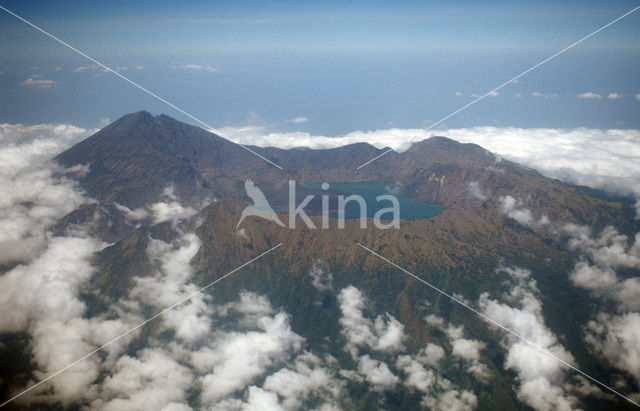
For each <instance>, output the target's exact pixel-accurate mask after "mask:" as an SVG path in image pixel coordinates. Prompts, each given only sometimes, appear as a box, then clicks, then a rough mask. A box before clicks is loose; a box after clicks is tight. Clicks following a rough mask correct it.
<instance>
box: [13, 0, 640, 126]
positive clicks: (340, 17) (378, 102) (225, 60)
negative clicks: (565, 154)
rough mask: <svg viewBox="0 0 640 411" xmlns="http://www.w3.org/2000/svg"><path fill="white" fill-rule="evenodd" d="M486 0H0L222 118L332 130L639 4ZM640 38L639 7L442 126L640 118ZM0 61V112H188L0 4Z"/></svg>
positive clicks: (34, 115)
mask: <svg viewBox="0 0 640 411" xmlns="http://www.w3.org/2000/svg"><path fill="white" fill-rule="evenodd" d="M478 3H480V2H455V3H450V2H446V3H445V2H419V1H414V2H411V1H404V2H402V1H401V2H381V1H367V2H364V1H356V2H345V1H340V2H338V1H335V2H301V1H297V2H282V1H271V2H268V1H267V2H264V1H244V2H213V3H212V2H191V3H190V4H188V5H185V4H183V3H182V2H177V1H176V2H163V1H154V2H146V1H142V2H104V3H103V2H99V3H98V2H84V1H83V2H81V1H78V2H74V1H72V2H55V1H54V2H29V1H27V2H18V1H0V4H1V5H3V6H4V7H7V8H9V9H11V10H12V11H14V12H16V13H17V14H19V15H21V16H22V17H24V18H26V19H27V20H29V21H31V22H32V23H34V24H36V25H39V26H41V27H43V28H44V29H46V30H48V31H50V32H51V33H52V34H54V35H56V36H58V37H60V38H61V39H63V40H64V41H67V42H68V43H70V44H72V45H74V46H76V47H77V48H79V49H81V50H83V51H84V52H86V53H87V54H89V55H91V56H92V57H94V58H96V59H98V60H100V61H102V62H103V63H105V64H107V65H109V66H111V67H114V68H116V67H119V68H120V70H121V73H122V74H123V75H125V76H127V77H130V78H131V79H132V80H134V81H136V82H139V83H140V84H141V85H143V86H145V87H147V88H149V89H150V90H152V91H154V92H156V93H157V94H159V95H161V96H163V97H165V98H167V99H168V100H170V101H172V102H173V103H174V104H176V105H178V106H180V107H182V108H183V109H184V110H186V111H188V112H190V113H192V114H193V115H195V116H196V117H199V118H201V119H202V120H204V121H206V122H208V123H209V124H212V125H214V126H215V127H220V128H221V127H225V126H239V125H243V124H255V123H259V124H268V125H270V127H272V128H274V129H277V130H280V131H288V130H304V131H309V132H311V133H322V134H326V135H333V134H342V133H346V132H349V131H354V130H372V129H384V128H390V127H400V128H416V127H425V126H428V125H429V124H430V123H431V122H433V121H436V120H439V119H440V118H442V117H444V116H445V115H447V114H449V113H450V112H452V111H454V110H456V109H457V108H458V107H460V106H462V105H464V104H466V103H467V102H469V101H471V100H473V98H474V97H473V95H474V94H484V93H485V92H487V91H489V90H491V89H492V88H494V87H495V86H497V85H498V84H500V83H502V82H504V81H506V80H508V79H510V78H511V77H513V76H514V75H516V74H519V73H520V72H522V71H524V70H525V69H527V68H529V67H530V66H532V65H534V64H536V63H537V62H538V61H540V60H542V59H544V58H546V57H547V56H549V55H551V54H553V53H555V52H556V51H558V50H559V49H562V48H564V47H565V46H567V45H568V44H570V43H572V42H573V41H575V40H577V39H579V38H581V37H582V36H584V35H586V34H588V33H590V32H592V31H593V30H595V29H597V28H598V27H600V26H602V25H604V24H606V23H607V22H609V21H611V20H613V19H614V18H616V17H618V16H620V15H621V14H623V13H625V12H626V11H629V10H631V9H632V8H634V7H636V6H637V5H638V4H637V3H635V2H631V1H608V2H591V1H580V2H546V1H542V2H482V3H481V4H478ZM639 40H640V11H639V12H636V13H634V14H633V15H630V16H628V17H627V18H625V19H624V20H622V21H620V22H619V23H616V24H615V25H613V26H611V27H610V28H608V29H606V30H605V31H603V32H601V33H599V34H598V35H596V36H594V37H593V38H591V39H589V40H587V41H586V42H584V43H582V44H581V45H579V46H577V47H576V48H575V49H572V50H571V51H569V52H567V53H566V54H563V55H562V56H559V57H558V58H557V59H554V60H553V61H551V62H549V63H548V64H546V65H545V66H543V67H541V68H539V69H537V70H536V71H534V72H532V73H530V74H528V75H527V76H525V77H524V78H522V79H521V80H520V81H519V82H518V84H512V85H509V86H507V87H505V88H504V89H502V90H500V92H499V95H497V96H495V97H490V98H487V99H485V100H483V101H482V102H479V103H478V104H476V105H474V106H473V107H471V108H469V109H468V110H466V111H464V112H463V113H460V114H459V115H457V116H455V117H453V118H451V119H449V120H447V122H446V126H447V127H450V128H452V127H470V126H481V125H493V126H516V127H554V128H559V127H568V128H572V127H580V126H584V127H599V128H640V115H638V114H640V100H639V99H640V97H638V98H636V95H640V76H639V75H638V74H637V73H638V72H640V70H638V68H639V67H640V41H639ZM0 71H1V72H2V74H0V122H11V123H13V122H23V123H28V124H32V123H43V122H65V123H74V124H78V125H81V126H95V125H97V124H98V122H99V121H100V119H101V118H110V119H115V118H118V117H119V116H121V115H123V114H126V113H128V112H132V111H138V110H143V109H144V110H148V111H151V112H152V113H154V114H158V113H166V114H169V115H172V116H175V117H176V118H179V119H181V120H185V121H188V119H186V118H184V117H183V116H181V115H180V114H179V113H177V112H175V111H174V110H173V109H171V108H170V107H167V106H165V105H164V104H163V103H161V102H158V101H155V100H153V98H151V97H150V96H148V95H146V94H144V93H142V92H140V91H139V90H137V89H135V88H134V87H132V86H131V85H129V84H127V83H125V82H124V81H122V80H121V79H118V78H116V77H115V76H114V75H113V74H110V73H102V71H101V70H99V69H95V68H93V67H91V62H89V61H87V60H86V59H84V58H83V57H81V56H79V55H77V54H75V53H74V52H73V51H71V50H68V49H66V48H65V47H63V46H62V45H60V44H57V43H55V42H54V41H52V40H51V39H49V38H47V37H45V36H44V35H43V34H42V33H39V32H37V31H36V30H34V29H33V28H31V27H29V26H27V25H26V24H24V23H22V22H20V21H19V20H17V19H16V18H14V17H12V16H10V15H8V14H7V13H5V12H4V11H0ZM612 93H613V94H612ZM579 95H582V96H583V97H592V98H580V97H578V96H579ZM610 95H611V97H612V98H607V97H608V96H610ZM597 96H600V98H598V97H597ZM294 118H306V119H307V121H306V122H300V121H298V122H292V121H291V120H292V119H294Z"/></svg>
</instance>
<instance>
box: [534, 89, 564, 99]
mask: <svg viewBox="0 0 640 411" xmlns="http://www.w3.org/2000/svg"><path fill="white" fill-rule="evenodd" d="M531 95H532V96H533V97H542V98H546V99H548V100H552V99H554V98H556V97H558V95H557V94H553V93H541V92H539V91H534V92H533V93H531Z"/></svg>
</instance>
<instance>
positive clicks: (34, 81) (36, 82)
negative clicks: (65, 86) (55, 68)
mask: <svg viewBox="0 0 640 411" xmlns="http://www.w3.org/2000/svg"><path fill="white" fill-rule="evenodd" d="M54 84H58V82H57V81H55V80H44V79H39V78H34V77H33V76H32V77H29V78H28V79H26V80H25V81H23V82H22V83H20V85H21V86H25V87H31V88H51V87H52V86H53V85H54Z"/></svg>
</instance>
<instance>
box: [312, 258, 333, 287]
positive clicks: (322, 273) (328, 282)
mask: <svg viewBox="0 0 640 411" xmlns="http://www.w3.org/2000/svg"><path fill="white" fill-rule="evenodd" d="M321 263H322V262H321V261H316V262H314V263H313V266H312V267H311V271H310V272H309V275H310V276H311V281H312V282H311V283H312V284H313V286H314V287H315V288H316V289H317V290H318V291H327V290H331V289H333V286H332V282H333V274H332V273H331V271H329V270H326V269H324V268H322V266H321Z"/></svg>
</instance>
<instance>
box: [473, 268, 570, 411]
mask: <svg viewBox="0 0 640 411" xmlns="http://www.w3.org/2000/svg"><path fill="white" fill-rule="evenodd" d="M499 271H500V272H505V273H507V274H508V275H509V276H510V277H511V281H512V282H513V286H512V288H511V291H510V292H509V293H508V294H506V295H503V298H504V299H505V300H507V301H508V302H509V303H510V304H511V305H510V304H506V303H501V302H499V301H497V300H492V299H490V298H489V295H488V293H483V294H482V295H481V296H480V299H479V305H480V307H481V309H482V312H483V314H485V315H486V316H488V317H489V318H492V319H494V320H495V321H496V322H498V323H500V324H502V325H504V326H505V327H507V328H509V329H511V330H513V331H514V332H516V333H518V334H519V335H521V336H522V337H523V338H525V339H527V340H528V341H530V342H532V343H533V344H536V345H537V346H539V347H542V348H543V349H545V350H547V351H549V352H551V353H553V355H555V356H556V357H558V358H561V359H563V360H564V361H566V362H568V363H572V362H573V357H572V356H571V354H569V353H568V352H567V351H566V350H565V349H564V347H563V346H562V345H561V344H560V343H559V342H558V340H557V337H556V336H555V335H554V334H553V333H552V332H551V330H549V328H548V327H547V326H546V325H545V323H544V318H543V316H542V303H541V302H540V300H539V299H538V298H537V296H536V294H537V293H538V289H537V286H536V283H535V281H534V280H532V279H530V278H529V275H530V272H529V271H527V270H524V269H520V268H504V267H502V268H500V269H499ZM515 305H519V306H520V308H516V307H515ZM507 341H508V347H509V351H508V354H507V359H506V362H505V364H504V367H505V369H512V370H514V371H515V372H516V373H517V374H518V379H519V381H520V386H519V387H518V398H519V399H520V400H522V401H523V402H525V403H527V404H529V405H530V406H531V407H533V408H535V409H537V410H570V409H572V408H573V407H574V405H575V401H576V399H575V397H573V396H571V395H570V394H568V393H566V392H565V389H564V388H563V387H565V386H568V385H567V384H565V383H566V381H565V380H566V375H565V369H564V368H563V365H562V364H561V363H560V362H559V361H557V360H556V359H554V358H551V357H550V356H548V355H546V354H544V353H542V352H540V351H539V350H538V349H536V348H533V347H532V346H531V345H529V344H527V343H526V342H524V341H522V340H520V339H518V338H516V337H515V336H513V335H511V334H508V335H507Z"/></svg>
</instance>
